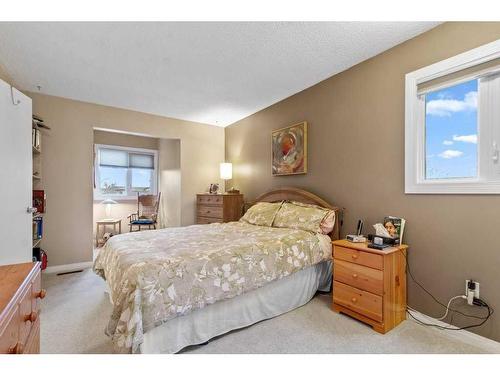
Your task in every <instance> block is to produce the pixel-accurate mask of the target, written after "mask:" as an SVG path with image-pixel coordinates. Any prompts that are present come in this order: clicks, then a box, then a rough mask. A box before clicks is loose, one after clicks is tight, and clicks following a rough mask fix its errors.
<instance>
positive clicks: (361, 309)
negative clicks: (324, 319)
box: [333, 281, 382, 322]
mask: <svg viewBox="0 0 500 375" xmlns="http://www.w3.org/2000/svg"><path fill="white" fill-rule="evenodd" d="M333 301H334V302H335V303H337V304H339V305H342V306H345V307H347V308H349V309H351V310H352V311H355V312H357V313H359V314H362V315H364V316H366V317H368V318H370V319H373V320H375V321H377V322H381V321H382V297H381V296H377V295H375V294H373V293H370V292H365V291H363V290H361V289H357V288H354V287H352V286H349V285H346V284H343V283H340V282H338V281H334V282H333Z"/></svg>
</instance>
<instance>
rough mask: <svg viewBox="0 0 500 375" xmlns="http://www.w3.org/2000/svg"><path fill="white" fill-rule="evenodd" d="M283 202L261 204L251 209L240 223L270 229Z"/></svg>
mask: <svg viewBox="0 0 500 375" xmlns="http://www.w3.org/2000/svg"><path fill="white" fill-rule="evenodd" d="M282 203H283V202H276V203H269V202H259V203H257V204H254V205H253V206H252V207H250V208H249V209H248V210H247V212H245V215H243V217H242V218H241V219H240V221H246V222H247V223H249V224H254V225H262V226H266V227H270V226H272V225H273V221H274V218H275V216H276V214H277V213H278V211H279V209H280V207H281V204H282Z"/></svg>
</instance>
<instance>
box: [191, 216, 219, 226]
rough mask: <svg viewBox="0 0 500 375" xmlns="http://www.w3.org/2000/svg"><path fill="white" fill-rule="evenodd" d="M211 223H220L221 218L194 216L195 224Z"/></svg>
mask: <svg viewBox="0 0 500 375" xmlns="http://www.w3.org/2000/svg"><path fill="white" fill-rule="evenodd" d="M212 223H222V219H218V218H215V217H201V216H198V217H197V218H196V224H212Z"/></svg>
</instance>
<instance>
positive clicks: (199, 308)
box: [94, 188, 339, 353]
mask: <svg viewBox="0 0 500 375" xmlns="http://www.w3.org/2000/svg"><path fill="white" fill-rule="evenodd" d="M283 201H293V202H300V203H303V204H305V205H315V206H318V207H322V208H324V209H328V210H331V211H334V212H335V221H334V225H333V230H332V232H331V233H330V234H329V235H328V236H327V235H324V234H320V233H314V232H311V231H307V230H301V229H293V228H278V227H267V226H260V225H253V224H250V223H248V222H245V221H239V222H231V223H222V224H220V223H214V224H206V225H192V226H188V227H180V228H166V229H159V230H154V231H145V232H136V233H126V234H123V235H119V236H115V237H112V238H111V239H110V240H109V241H108V242H107V243H106V245H105V246H104V248H103V249H102V250H101V251H100V253H99V255H98V257H97V258H96V260H95V263H94V272H96V273H97V274H99V275H100V276H102V277H103V278H104V279H105V280H106V282H107V285H108V288H109V292H110V299H111V301H112V303H113V307H114V308H113V312H112V315H111V317H110V320H109V324H108V326H107V328H106V333H107V334H108V335H109V336H111V337H112V339H113V343H114V347H115V350H116V351H117V352H122V353H130V352H132V353H176V352H178V351H180V350H181V349H183V348H185V347H187V346H191V345H196V344H201V343H204V342H207V341H208V340H210V339H211V338H213V337H216V336H219V335H221V334H223V333H226V332H229V331H232V330H235V329H238V328H242V327H246V326H249V325H251V324H254V323H256V322H258V321H261V320H264V319H269V318H272V317H275V316H278V315H280V314H283V313H285V312H288V311H291V310H293V309H295V308H297V307H299V306H302V305H304V304H305V303H307V302H308V301H309V300H310V299H311V298H312V297H313V296H314V294H315V293H316V291H318V290H328V289H329V288H330V284H331V240H332V239H337V238H338V237H339V219H338V212H339V209H338V208H336V207H333V206H331V205H330V204H329V203H327V202H326V201H324V200H323V199H321V198H319V197H318V196H316V195H314V194H312V193H310V192H307V191H305V190H301V189H296V188H281V189H277V190H272V191H270V192H267V193H265V194H263V195H261V196H260V197H258V198H257V199H256V200H255V201H254V202H252V203H251V204H250V206H252V205H254V204H257V203H259V202H283ZM265 204H267V203H265ZM297 204H299V203H297Z"/></svg>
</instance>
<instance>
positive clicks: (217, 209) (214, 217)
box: [196, 194, 243, 224]
mask: <svg viewBox="0 0 500 375" xmlns="http://www.w3.org/2000/svg"><path fill="white" fill-rule="evenodd" d="M242 211H243V194H197V196H196V223H197V224H211V223H226V222H228V221H237V220H239V219H240V217H241V214H242Z"/></svg>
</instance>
